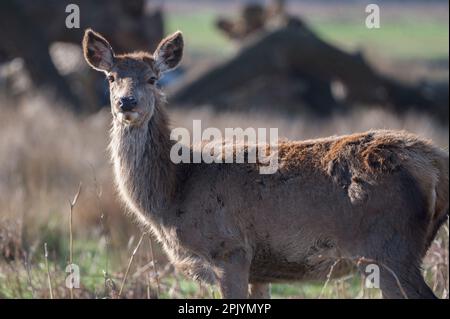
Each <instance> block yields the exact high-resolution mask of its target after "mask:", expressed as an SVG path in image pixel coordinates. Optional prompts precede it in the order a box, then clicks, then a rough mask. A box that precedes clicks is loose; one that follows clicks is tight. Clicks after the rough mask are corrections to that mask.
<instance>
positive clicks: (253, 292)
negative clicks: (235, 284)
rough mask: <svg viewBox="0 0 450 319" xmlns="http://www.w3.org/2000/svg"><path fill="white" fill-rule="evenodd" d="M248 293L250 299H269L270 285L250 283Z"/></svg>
mask: <svg viewBox="0 0 450 319" xmlns="http://www.w3.org/2000/svg"><path fill="white" fill-rule="evenodd" d="M248 291H249V298H251V299H270V284H262V283H252V284H249V286H248Z"/></svg>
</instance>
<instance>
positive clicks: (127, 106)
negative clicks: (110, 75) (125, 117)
mask: <svg viewBox="0 0 450 319" xmlns="http://www.w3.org/2000/svg"><path fill="white" fill-rule="evenodd" d="M136 105H137V101H136V99H135V98H134V97H132V96H127V97H122V98H120V100H119V108H120V111H121V112H130V111H132V110H133V108H134V107H135V106H136Z"/></svg>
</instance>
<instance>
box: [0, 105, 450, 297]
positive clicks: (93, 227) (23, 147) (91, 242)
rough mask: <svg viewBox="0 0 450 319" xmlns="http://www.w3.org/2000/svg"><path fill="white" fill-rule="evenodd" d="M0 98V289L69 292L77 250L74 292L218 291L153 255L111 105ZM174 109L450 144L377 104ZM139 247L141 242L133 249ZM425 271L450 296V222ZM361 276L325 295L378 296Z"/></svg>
mask: <svg viewBox="0 0 450 319" xmlns="http://www.w3.org/2000/svg"><path fill="white" fill-rule="evenodd" d="M0 107H1V109H2V116H1V117H0V136H1V139H0V207H1V209H0V298H2V297H3V298H33V297H34V298H50V297H51V296H50V292H51V293H52V294H53V297H54V298H69V297H70V296H71V292H70V290H69V289H67V288H66V287H65V285H64V282H65V278H66V275H67V274H66V273H65V272H64V270H65V267H66V265H67V264H69V262H70V260H72V259H73V261H74V263H76V264H78V265H79V266H80V268H81V271H82V274H81V288H80V289H74V290H73V297H74V298H118V297H121V298H148V297H151V298H156V297H157V296H160V297H161V298H182V297H191V298H205V297H207V298H212V297H215V296H217V295H218V294H217V292H216V291H215V290H211V289H210V288H208V287H204V286H199V285H198V284H196V283H193V282H191V281H189V280H186V278H184V277H183V276H181V275H180V274H178V273H177V272H176V271H174V270H173V269H172V267H171V266H170V265H169V264H167V263H166V261H165V258H164V256H163V254H162V253H161V250H160V248H159V247H155V251H154V253H155V256H154V257H152V256H151V255H150V254H149V252H150V249H151V246H150V243H149V241H148V240H142V239H141V240H139V237H140V231H139V229H137V227H135V226H134V225H133V224H132V223H131V222H130V221H129V219H128V218H126V217H125V216H124V214H123V210H124V209H123V207H122V206H121V204H119V203H118V202H117V199H116V196H115V191H114V187H113V183H112V176H111V172H112V170H111V167H110V163H109V158H108V154H107V150H106V147H107V143H108V131H109V121H110V115H109V112H108V110H106V109H105V110H102V111H101V112H99V113H98V114H95V115H92V116H89V117H85V118H75V117H74V116H72V115H70V114H68V113H66V112H65V111H63V110H62V109H57V108H55V107H50V106H48V103H47V102H46V101H45V100H44V99H41V98H33V99H30V100H28V101H26V103H22V104H20V105H14V106H11V105H8V104H7V103H6V102H5V101H3V102H0ZM171 117H172V122H173V123H172V124H173V126H183V127H187V128H188V129H190V128H191V127H192V120H193V119H202V125H203V128H206V127H211V126H214V127H218V128H222V129H223V128H225V127H242V128H246V127H278V128H279V134H280V136H286V137H288V138H291V139H305V138H311V137H318V136H326V135H331V134H343V133H350V132H354V131H363V130H367V129H370V128H395V129H408V130H410V131H413V132H416V133H418V134H420V135H422V136H425V137H428V138H431V139H433V140H434V141H435V142H436V143H437V144H439V145H441V146H443V147H446V148H447V147H448V143H449V136H448V127H439V126H438V125H437V124H435V123H433V122H431V120H430V119H428V118H426V117H424V116H419V115H415V114H409V115H406V116H404V117H402V118H399V117H396V116H394V115H392V114H390V113H387V112H385V111H381V110H376V109H371V110H361V111H358V112H354V113H351V114H347V115H346V116H344V115H342V116H334V117H332V118H330V119H324V120H312V119H310V118H302V117H300V116H289V117H288V116H283V115H273V114H272V115H270V114H258V115H255V114H238V113H220V114H216V113H213V112H211V111H209V110H208V109H207V108H203V109H196V110H184V111H182V110H179V109H172V110H171ZM80 183H82V184H83V191H82V192H81V193H80V195H79V197H78V199H77V201H76V205H74V206H71V208H72V209H73V215H72V219H71V220H72V222H73V223H72V224H71V225H72V232H69V228H70V223H69V218H68V209H69V205H68V203H69V202H70V201H71V200H73V198H74V194H76V193H77V189H78V185H79V184H80ZM72 204H74V203H73V202H72ZM70 233H71V234H72V236H73V246H71V245H70V243H71V241H70ZM44 244H46V245H47V250H48V256H47V258H45V256H44ZM138 246H141V247H140V249H139V251H136V252H134V251H133V249H135V248H136V247H138ZM69 247H71V248H70V249H69ZM47 262H48V268H47ZM127 265H129V268H128V267H127ZM157 267H158V269H157V270H158V271H156V269H155V268H157ZM424 271H425V273H426V277H427V280H428V281H429V283H430V285H431V286H432V287H433V289H434V290H435V291H436V293H437V294H438V295H439V296H440V297H445V298H448V285H449V283H448V223H447V226H446V227H445V228H444V229H442V230H441V233H440V235H439V236H438V238H437V239H436V240H435V242H434V244H433V246H432V248H431V249H430V252H429V254H428V256H427V259H426V262H425V265H424ZM358 280H359V278H358V276H353V277H347V278H343V279H340V280H332V281H331V282H330V283H329V285H328V287H326V289H324V291H323V294H322V296H323V297H325V298H355V297H370V296H372V297H378V296H379V295H378V293H375V294H374V293H373V292H368V291H365V290H364V289H360V286H359V284H360V281H358ZM49 283H51V289H50V288H49ZM121 283H123V285H122V284H121ZM322 286H323V283H313V284H306V285H275V286H274V287H273V291H274V295H275V296H276V297H296V298H317V297H318V296H319V295H320V293H321V289H322Z"/></svg>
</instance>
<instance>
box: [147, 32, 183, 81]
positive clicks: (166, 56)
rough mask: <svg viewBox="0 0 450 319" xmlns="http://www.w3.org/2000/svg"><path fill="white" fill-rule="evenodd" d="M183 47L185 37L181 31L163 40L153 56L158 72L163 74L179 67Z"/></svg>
mask: <svg viewBox="0 0 450 319" xmlns="http://www.w3.org/2000/svg"><path fill="white" fill-rule="evenodd" d="M183 47H184V41H183V35H182V33H181V32H180V31H177V32H175V33H174V34H172V35H170V36H168V37H167V38H165V39H163V40H162V41H161V42H160V43H159V45H158V48H156V50H155V53H154V54H153V57H154V59H155V66H156V68H157V69H158V71H159V72H161V73H163V72H166V71H169V70H172V69H174V68H175V67H177V66H178V64H179V63H180V61H181V58H182V57H183Z"/></svg>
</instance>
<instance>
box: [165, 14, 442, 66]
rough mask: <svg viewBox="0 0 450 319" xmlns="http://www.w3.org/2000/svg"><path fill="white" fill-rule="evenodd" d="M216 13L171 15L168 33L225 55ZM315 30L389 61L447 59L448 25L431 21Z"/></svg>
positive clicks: (195, 49)
mask: <svg viewBox="0 0 450 319" xmlns="http://www.w3.org/2000/svg"><path fill="white" fill-rule="evenodd" d="M216 16H217V14H216V13H214V12H212V11H206V10H202V11H201V12H198V13H187V14H184V13H183V14H181V13H169V14H168V15H167V30H168V32H173V31H175V30H178V29H179V30H182V31H183V32H184V35H185V37H186V43H187V49H188V51H190V52H191V53H194V54H197V53H200V54H216V55H226V54H228V53H230V52H232V50H233V45H232V43H231V42H230V41H229V40H227V39H226V38H225V37H224V36H222V35H221V34H220V33H219V32H218V31H217V30H216V29H215V26H214V20H215V19H216ZM310 20H311V22H310V24H311V26H312V28H313V29H314V30H315V31H316V32H317V33H318V34H319V35H320V36H321V37H322V38H323V39H325V40H328V41H331V42H332V43H335V44H337V45H339V46H341V47H343V48H344V49H348V50H355V49H358V48H366V49H370V50H374V51H375V52H376V53H377V54H379V55H381V56H385V57H387V58H400V59H416V58H418V59H441V58H448V53H449V51H448V45H449V41H448V37H449V32H448V23H445V22H443V21H439V20H437V21H434V20H432V19H424V17H421V19H420V20H418V19H415V18H414V17H412V18H411V19H408V20H404V19H399V20H397V21H385V22H384V21H383V20H382V21H381V28H380V29H367V28H366V27H365V22H364V20H361V21H356V20H355V19H349V20H348V21H323V20H321V21H319V20H317V21H315V20H314V18H311V19H310Z"/></svg>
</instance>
